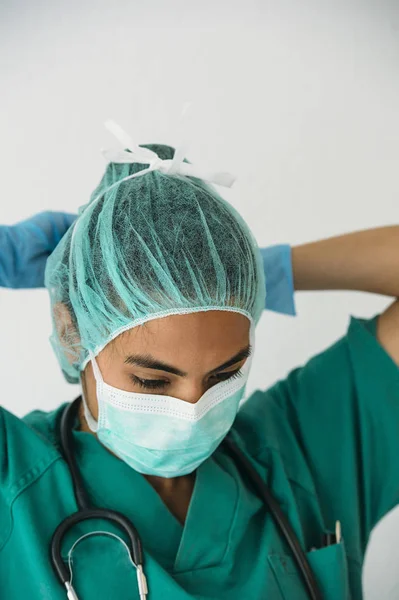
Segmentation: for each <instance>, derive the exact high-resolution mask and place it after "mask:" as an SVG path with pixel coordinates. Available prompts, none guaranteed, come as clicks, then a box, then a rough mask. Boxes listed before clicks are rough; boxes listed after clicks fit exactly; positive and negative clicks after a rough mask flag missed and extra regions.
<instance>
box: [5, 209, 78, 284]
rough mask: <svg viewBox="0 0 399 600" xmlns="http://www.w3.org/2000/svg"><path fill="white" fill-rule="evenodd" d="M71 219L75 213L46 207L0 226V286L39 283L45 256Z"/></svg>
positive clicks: (42, 280)
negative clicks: (45, 210) (47, 209)
mask: <svg viewBox="0 0 399 600" xmlns="http://www.w3.org/2000/svg"><path fill="white" fill-rule="evenodd" d="M75 219H76V215H71V214H66V213H61V212H50V211H47V212H42V213H40V214H38V215H35V216H34V217H32V218H30V219H27V220H26V221H22V222H21V223H17V224H16V225H12V226H6V225H2V226H0V286H2V287H7V288H38V287H42V286H43V285H44V270H45V267H46V261H47V258H48V257H49V256H50V254H51V253H52V251H53V250H54V248H55V247H56V246H57V244H58V242H59V241H60V239H61V238H62V236H63V235H64V233H66V231H67V230H68V228H69V227H70V226H71V225H72V223H73V222H74V220H75Z"/></svg>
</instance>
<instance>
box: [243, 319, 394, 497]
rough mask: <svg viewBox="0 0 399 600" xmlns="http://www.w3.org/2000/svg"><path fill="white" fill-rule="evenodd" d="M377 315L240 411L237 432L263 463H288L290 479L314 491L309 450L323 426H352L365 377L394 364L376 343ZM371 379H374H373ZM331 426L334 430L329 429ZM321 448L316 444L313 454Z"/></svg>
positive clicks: (353, 325)
mask: <svg viewBox="0 0 399 600" xmlns="http://www.w3.org/2000/svg"><path fill="white" fill-rule="evenodd" d="M376 322H377V317H374V318H373V319H356V318H353V317H352V318H351V320H350V323H349V326H348V329H347V332H346V334H345V335H344V336H343V337H341V338H340V339H338V341H336V342H335V343H333V344H332V345H331V346H329V347H328V348H327V349H325V350H324V351H322V352H320V353H318V354H317V355H316V356H314V357H312V358H311V359H310V360H309V361H308V362H307V363H306V364H304V365H303V366H301V367H298V368H295V369H293V370H292V371H291V372H290V373H289V374H288V376H287V377H286V378H285V379H283V380H280V381H278V382H277V383H276V384H275V385H273V386H272V387H271V388H269V389H267V390H256V391H255V392H254V393H253V394H252V395H251V396H250V397H249V398H248V400H247V401H246V402H245V403H244V404H243V406H242V407H241V409H240V411H239V413H238V416H237V419H236V422H235V424H234V429H235V431H236V433H237V434H238V435H239V437H240V439H241V440H242V444H243V446H244V447H245V449H246V451H247V452H248V454H250V455H251V456H252V457H253V458H254V459H255V460H256V461H258V462H269V463H270V462H274V463H275V462H276V461H280V462H281V464H284V470H285V472H286V474H287V476H288V477H289V478H290V479H291V480H293V481H296V482H297V483H300V484H301V485H302V486H304V487H306V488H307V489H309V490H310V491H311V490H313V488H314V486H313V481H312V478H311V477H310V472H309V469H308V468H307V466H306V463H308V462H309V457H308V456H306V454H307V452H306V447H307V445H308V444H309V442H310V441H312V440H313V438H314V439H317V442H319V441H320V439H319V436H318V433H320V436H322V430H323V427H327V428H328V429H330V428H331V427H332V426H333V424H334V422H337V426H338V423H339V422H340V423H341V424H342V426H343V429H345V427H344V423H343V421H345V419H346V421H347V422H348V423H349V421H351V420H352V416H353V411H354V403H355V402H356V401H357V399H358V396H359V391H358V387H359V385H361V383H359V382H361V381H362V380H364V375H365V373H366V372H367V371H369V373H370V372H371V371H370V366H371V363H373V364H374V367H373V369H372V373H375V369H376V368H379V367H376V363H378V365H379V366H381V365H384V364H385V361H387V362H389V360H388V359H389V357H387V355H386V353H385V352H384V350H383V349H382V348H381V346H379V344H378V341H377V339H376V335H375V334H376ZM368 379H370V377H368ZM374 391H375V390H374ZM330 426H331V427H330ZM317 448H318V446H317V445H315V448H314V451H315V452H316V451H317Z"/></svg>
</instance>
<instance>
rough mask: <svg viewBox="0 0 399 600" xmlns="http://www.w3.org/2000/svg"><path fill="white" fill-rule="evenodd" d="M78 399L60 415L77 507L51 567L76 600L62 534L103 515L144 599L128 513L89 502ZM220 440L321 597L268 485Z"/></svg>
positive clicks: (313, 594) (54, 548) (139, 555)
mask: <svg viewBox="0 0 399 600" xmlns="http://www.w3.org/2000/svg"><path fill="white" fill-rule="evenodd" d="M80 402H81V396H79V397H78V398H76V400H74V401H73V402H72V403H71V404H68V406H67V407H66V408H65V410H64V412H63V414H62V416H61V422H60V428H59V432H60V442H61V450H62V453H63V456H64V459H65V461H66V463H67V465H68V468H69V471H70V473H71V477H72V483H73V487H74V493H75V498H76V504H77V506H78V510H77V511H76V512H75V513H73V514H72V515H70V516H69V517H67V518H66V519H65V520H64V521H62V523H60V525H58V527H57V529H56V530H55V532H54V534H53V537H52V540H51V560H52V563H53V568H54V571H55V573H56V575H57V577H58V579H59V581H60V582H61V584H62V585H63V586H64V587H65V589H66V592H67V598H68V600H79V598H78V596H77V595H76V592H75V590H74V588H73V587H72V583H71V581H72V578H71V573H70V570H69V565H67V564H66V563H65V562H64V561H63V559H62V556H61V545H62V541H63V539H64V536H65V535H66V533H67V532H68V531H69V530H70V529H71V528H72V527H74V526H75V525H77V524H78V523H80V522H82V521H87V520H89V519H105V520H108V521H111V522H112V523H113V524H114V525H116V526H117V527H119V529H120V530H122V531H123V532H124V533H125V534H126V536H127V538H128V540H129V542H128V549H129V552H130V558H131V559H132V561H133V563H134V565H135V567H136V575H137V585H138V590H139V596H140V600H146V598H147V595H148V587H147V581H146V577H145V574H144V558H143V550H142V544H141V540H140V537H139V534H138V532H137V530H136V528H135V527H134V525H133V523H132V522H131V521H130V520H129V519H128V518H127V517H125V516H124V515H123V514H121V513H119V512H117V511H114V510H107V509H103V508H94V507H91V506H90V501H89V497H88V495H87V492H86V490H85V487H84V485H83V480H82V477H81V474H80V472H79V469H78V466H77V463H76V461H75V458H74V455H73V439H72V430H73V427H74V423H75V420H76V417H77V413H78V409H79V405H80ZM222 444H223V446H224V447H225V448H227V450H228V451H229V453H230V455H231V456H232V457H233V458H234V459H235V462H236V464H237V466H238V468H239V469H240V471H241V475H242V476H244V477H246V479H248V481H249V482H250V484H252V487H253V488H254V489H255V490H256V492H257V493H258V495H259V496H260V498H261V499H262V500H263V502H264V503H265V505H266V506H267V507H268V509H269V511H270V513H271V515H272V517H273V519H274V520H275V522H276V524H277V526H278V527H279V529H280V532H281V534H282V535H283V536H284V538H285V539H286V541H287V543H288V545H289V547H290V548H291V551H292V554H293V556H294V558H295V561H296V563H297V565H298V567H299V569H300V572H301V574H302V577H303V580H304V583H305V585H306V587H307V590H308V593H309V598H310V599H311V600H322V596H321V592H320V589H319V586H318V584H317V582H316V579H315V577H314V575H313V572H312V570H311V568H310V565H309V563H308V561H307V558H306V555H305V553H304V552H303V550H302V548H301V546H300V543H299V540H298V538H297V537H296V535H295V532H294V531H293V529H292V527H291V525H290V523H289V521H288V520H287V517H286V516H285V514H284V513H283V511H282V510H281V508H280V506H279V505H278V502H277V501H276V500H275V498H274V497H273V496H272V494H271V493H270V491H269V488H268V487H267V485H266V484H265V482H264V481H263V480H262V478H261V477H260V475H259V474H258V472H257V471H256V469H255V468H254V467H253V465H252V464H251V462H250V461H249V460H248V458H247V457H246V456H245V455H244V454H243V453H242V452H241V450H239V448H238V447H237V446H236V444H235V443H234V442H233V440H232V438H231V435H230V434H229V435H228V436H227V437H226V438H225V439H224V440H223V442H222Z"/></svg>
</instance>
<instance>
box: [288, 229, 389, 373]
mask: <svg viewBox="0 0 399 600" xmlns="http://www.w3.org/2000/svg"><path fill="white" fill-rule="evenodd" d="M292 264H293V279H294V287H295V290H297V291H300V290H358V291H363V292H371V293H375V294H382V295H385V296H392V297H395V298H399V226H398V225H393V226H389V227H379V228H376V229H369V230H365V231H358V232H355V233H349V234H346V235H340V236H336V237H332V238H328V239H326V240H321V241H317V242H312V243H309V244H303V245H301V246H296V247H294V248H293V249H292ZM377 338H378V341H379V342H380V344H381V345H382V346H383V347H384V348H385V350H386V351H387V352H388V354H389V355H390V356H391V358H392V359H393V360H394V361H395V362H396V364H398V365H399V302H398V301H395V302H394V303H393V304H392V305H391V306H390V307H389V308H388V309H387V310H386V311H385V312H384V313H383V314H382V315H381V316H380V317H379V319H378V323H377Z"/></svg>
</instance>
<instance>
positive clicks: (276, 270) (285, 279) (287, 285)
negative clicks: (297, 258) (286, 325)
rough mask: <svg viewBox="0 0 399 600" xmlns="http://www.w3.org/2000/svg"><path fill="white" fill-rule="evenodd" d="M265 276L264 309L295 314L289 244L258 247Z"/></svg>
mask: <svg viewBox="0 0 399 600" xmlns="http://www.w3.org/2000/svg"><path fill="white" fill-rule="evenodd" d="M260 253H261V255H262V258H263V271H264V273H265V278H266V303H265V309H266V310H272V311H274V312H278V313H282V314H285V315H292V316H295V315H296V310H295V290H294V278H293V273H292V260H291V246H289V245H287V244H280V245H278V246H268V247H267V248H260Z"/></svg>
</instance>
